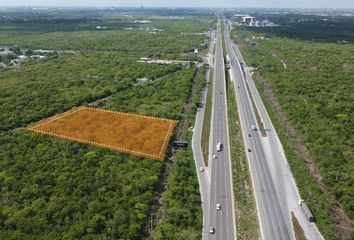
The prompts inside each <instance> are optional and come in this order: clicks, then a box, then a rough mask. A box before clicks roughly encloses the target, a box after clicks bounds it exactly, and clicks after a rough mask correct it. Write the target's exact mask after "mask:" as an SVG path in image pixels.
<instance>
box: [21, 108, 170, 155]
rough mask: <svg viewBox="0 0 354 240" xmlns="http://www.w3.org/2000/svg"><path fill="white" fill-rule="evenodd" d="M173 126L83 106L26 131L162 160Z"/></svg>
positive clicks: (159, 119)
mask: <svg viewBox="0 0 354 240" xmlns="http://www.w3.org/2000/svg"><path fill="white" fill-rule="evenodd" d="M175 125H176V122H175V121H173V120H169V119H163V118H155V117H149V116H141V115H136V114H129V113H121V112H113V111H108V110H102V109H97V108H91V107H85V106H83V107H79V108H74V109H72V110H70V111H68V112H65V113H62V114H59V115H56V116H53V117H51V118H48V119H46V120H44V121H41V122H38V123H36V124H34V125H32V126H29V127H28V130H30V131H34V132H37V133H42V134H46V135H51V136H55V137H60V138H64V139H68V140H72V141H77V142H81V143H86V144H91V145H94V146H97V147H102V148H108V149H111V150H116V151H120V152H125V153H130V154H135V155H138V156H143V157H148V158H152V159H156V160H163V158H164V155H165V151H166V149H167V145H168V143H169V140H170V137H171V136H172V134H173V129H174V127H175Z"/></svg>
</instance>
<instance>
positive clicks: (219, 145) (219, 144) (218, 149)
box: [216, 141, 222, 152]
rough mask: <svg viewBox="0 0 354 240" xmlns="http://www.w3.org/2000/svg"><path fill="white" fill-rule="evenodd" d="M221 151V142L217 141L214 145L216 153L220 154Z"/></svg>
mask: <svg viewBox="0 0 354 240" xmlns="http://www.w3.org/2000/svg"><path fill="white" fill-rule="evenodd" d="M221 149H222V144H221V142H219V141H218V143H217V144H216V151H218V152H220V151H221Z"/></svg>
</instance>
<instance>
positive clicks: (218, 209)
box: [216, 203, 221, 211]
mask: <svg viewBox="0 0 354 240" xmlns="http://www.w3.org/2000/svg"><path fill="white" fill-rule="evenodd" d="M216 210H217V211H220V210H221V205H220V203H218V204H216Z"/></svg>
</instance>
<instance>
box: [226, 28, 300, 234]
mask: <svg viewBox="0 0 354 240" xmlns="http://www.w3.org/2000/svg"><path fill="white" fill-rule="evenodd" d="M224 36H225V44H226V48H227V53H228V56H229V59H230V65H231V70H230V73H231V77H232V80H233V83H234V91H235V95H236V100H237V105H238V112H239V116H240V123H241V128H242V134H243V139H244V143H245V147H246V149H247V159H248V162H249V168H250V172H251V177H252V185H253V189H254V193H255V199H256V205H257V212H258V218H259V222H260V228H261V229H260V230H261V235H262V239H271V240H276V239H281V240H287V239H294V234H293V230H292V225H291V219H290V217H289V211H288V209H287V208H285V207H284V204H281V203H285V205H286V195H285V196H284V194H283V195H281V196H278V194H277V191H276V186H275V184H274V181H273V180H274V179H273V178H272V175H271V171H270V167H269V165H268V162H267V158H266V153H267V152H266V151H265V150H264V149H263V145H262V142H261V135H260V132H259V131H258V130H256V131H255V130H252V129H251V125H254V126H256V128H258V126H257V121H256V117H255V113H254V109H253V106H252V102H251V98H250V96H249V93H248V90H247V86H246V82H245V78H244V77H245V75H244V72H243V71H242V67H241V65H240V63H239V61H238V59H237V56H236V54H235V51H234V49H233V43H232V42H231V40H230V36H229V33H228V25H225V33H224ZM280 197H281V200H279V198H280ZM284 197H285V199H284Z"/></svg>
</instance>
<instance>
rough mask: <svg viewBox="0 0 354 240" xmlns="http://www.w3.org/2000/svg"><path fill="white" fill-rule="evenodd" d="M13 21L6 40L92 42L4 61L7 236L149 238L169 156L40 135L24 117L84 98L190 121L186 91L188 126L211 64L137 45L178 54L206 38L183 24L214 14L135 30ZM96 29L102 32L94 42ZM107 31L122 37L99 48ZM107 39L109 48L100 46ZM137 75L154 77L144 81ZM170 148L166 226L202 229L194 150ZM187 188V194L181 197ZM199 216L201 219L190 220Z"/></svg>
mask: <svg viewBox="0 0 354 240" xmlns="http://www.w3.org/2000/svg"><path fill="white" fill-rule="evenodd" d="M80 16H81V15H80V14H79V13H78V16H76V15H75V16H70V17H66V18H65V19H67V23H66V24H68V25H70V24H75V19H78V18H79V20H77V24H82V21H88V20H82V19H81V17H80ZM17 17H19V16H17ZM37 17H38V16H37V15H36V18H37ZM19 19H21V18H19ZM2 20H3V21H5V20H4V19H2ZM133 20H134V19H132V20H129V21H133ZM0 21H1V20H0ZM6 21H10V20H9V19H7V20H6ZM33 21H34V22H36V21H38V19H37V20H33ZM42 21H44V22H46V23H47V24H48V28H50V27H52V28H53V26H54V25H55V23H54V22H52V23H50V24H49V23H48V20H47V19H46V18H44V19H42ZM51 21H54V20H51ZM58 21H59V22H60V23H61V24H63V26H64V25H65V24H64V23H65V21H64V23H63V21H62V20H58ZM102 21H108V20H107V19H105V20H102ZM114 21H117V20H114ZM122 21H123V20H122ZM124 21H126V20H124ZM10 22H11V27H9V28H3V27H2V28H1V29H0V36H1V37H0V38H1V40H0V45H1V44H3V43H4V41H5V42H6V43H7V44H11V45H16V44H18V45H21V44H22V43H23V44H24V45H26V44H28V45H26V46H31V47H38V48H42V49H43V48H48V47H50V46H49V45H50V44H53V45H55V44H57V43H58V42H59V43H60V41H61V40H62V41H63V42H62V43H61V44H63V45H62V46H61V47H63V48H71V47H74V46H84V47H83V48H85V49H86V50H87V51H85V52H76V53H72V54H71V53H70V54H69V53H55V54H54V55H53V56H51V57H50V58H49V59H47V60H43V61H31V60H29V61H26V62H25V63H24V64H23V65H22V66H20V67H17V68H10V69H2V70H0V112H1V113H0V126H1V127H0V202H1V204H0V239H138V238H146V237H147V236H148V222H149V220H150V219H149V213H150V211H151V203H152V201H153V198H154V195H155V192H156V191H157V190H158V189H156V188H157V186H159V185H161V183H160V182H161V176H162V175H164V172H165V171H166V169H167V168H166V163H165V162H160V161H153V160H149V159H146V158H142V157H136V156H132V155H127V154H122V153H117V152H113V151H108V150H104V149H99V148H96V147H91V146H88V145H85V144H80V143H75V142H70V141H66V140H62V139H56V138H53V137H47V136H42V135H38V134H34V133H30V132H28V131H26V130H25V129H24V127H26V126H27V125H28V124H30V123H32V122H36V121H38V120H40V119H44V118H46V117H48V116H52V115H54V114H56V113H61V112H64V111H66V110H68V109H71V108H72V107H75V106H80V105H83V104H90V105H95V106H97V107H100V108H105V109H110V110H117V111H123V112H134V113H138V114H146V115H151V116H157V117H164V118H171V119H175V120H178V121H182V116H183V115H184V114H185V113H184V111H185V108H184V106H185V104H186V101H187V100H188V99H189V100H188V101H192V103H193V105H192V108H191V110H190V111H189V113H188V124H187V125H184V124H183V126H188V127H189V125H190V124H191V123H192V121H193V119H194V114H195V110H196V107H195V106H196V104H197V103H196V101H197V100H199V97H198V94H199V93H200V91H191V89H192V88H195V89H200V88H201V86H202V83H201V82H202V81H203V80H204V75H203V71H202V70H201V69H198V68H197V67H196V66H194V65H191V66H180V65H160V64H146V63H139V62H138V61H137V60H138V59H139V58H140V57H143V56H144V55H142V54H135V53H132V51H140V50H136V49H138V48H139V49H143V51H144V52H147V53H155V52H156V51H157V49H160V50H161V53H162V54H166V52H171V53H170V55H168V56H171V57H174V58H179V54H180V52H183V51H189V50H191V51H192V50H193V48H194V47H196V46H200V44H201V43H202V41H203V40H204V39H205V38H206V36H205V35H203V36H201V35H196V36H189V37H185V36H182V35H181V34H180V32H191V31H193V29H195V31H196V32H198V31H201V30H204V31H206V30H207V23H208V21H207V20H203V21H201V20H200V19H198V20H195V21H191V23H190V25H189V22H187V21H184V22H183V25H182V26H179V29H176V28H174V26H175V25H178V24H177V23H176V22H175V21H174V20H171V21H170V24H171V25H169V20H159V21H157V23H158V24H159V25H163V26H164V28H166V29H175V30H166V32H164V33H163V34H161V35H160V36H159V37H155V38H154V37H152V36H153V34H151V35H149V34H148V33H146V32H145V31H141V32H140V31H138V30H134V33H132V35H129V34H128V33H127V32H125V30H122V29H120V30H117V31H113V30H109V31H102V32H97V31H92V32H72V33H70V34H72V36H70V34H69V35H65V33H63V32H58V33H57V32H53V31H48V32H41V33H36V31H35V30H33V29H27V30H28V31H29V33H25V32H24V33H23V34H21V31H20V34H16V33H15V31H16V30H15V29H16V27H13V26H16V24H18V25H17V26H18V27H19V28H21V27H23V26H22V25H23V24H24V22H23V21H20V20H19V23H16V22H15V21H12V20H11V21H10ZM88 22H90V21H88ZM199 23H200V24H201V25H199ZM33 24H34V23H33ZM38 26H40V24H38ZM38 26H37V27H38ZM44 26H46V24H44ZM32 27H33V26H32ZM33 28H36V27H33ZM63 28H64V27H63ZM65 28H69V26H65ZM9 29H11V30H9ZM37 30H38V31H40V30H39V28H38V29H37ZM31 31H32V32H31ZM167 31H171V34H170V35H169V33H168V32H167ZM173 31H176V32H173ZM177 32H178V35H181V38H178V37H177ZM2 33H4V34H2ZM101 33H102V35H101V36H98V37H97V35H100V34H101ZM76 34H77V35H76ZM36 35H38V36H40V37H38V38H36ZM53 36H55V37H53ZM58 36H59V38H57V37H58ZM78 36H80V37H82V36H84V37H83V38H77V37H78ZM148 36H151V38H149V37H148ZM171 36H174V39H173V41H172V38H171ZM66 37H67V38H66ZM95 37H96V38H95ZM145 37H147V38H149V39H150V40H149V39H146V38H145ZM70 38H71V40H70ZM91 38H93V39H96V40H92V42H90V41H91V40H90V39H91ZM109 38H111V39H112V40H109V41H111V43H112V44H113V45H114V47H111V46H110V47H107V49H104V48H101V47H102V45H101V44H106V43H107V42H106V40H107V39H109ZM182 38H183V39H185V40H183V39H182ZM21 39H22V40H21ZM42 39H46V40H44V41H43V42H41V41H42ZM68 39H69V40H68ZM123 39H124V41H123ZM127 39H128V40H127ZM181 39H182V40H181ZM154 40H159V41H157V42H155V41H154ZM21 41H23V42H21ZM70 41H72V42H70ZM134 41H135V43H133V42H134ZM149 41H150V43H149ZM41 43H43V44H44V45H41ZM45 44H48V45H45ZM75 44H77V45H75ZM24 45H23V46H24ZM21 47H22V45H21ZM58 47H60V46H58ZM80 49H81V47H80ZM101 49H104V50H109V51H99V52H97V50H101ZM121 49H127V51H125V50H121ZM171 49H172V50H171ZM170 50H171V51H170ZM128 52H129V53H128ZM139 78H146V79H147V80H148V81H147V83H146V84H137V83H138V82H139ZM191 94H192V95H191ZM184 121H185V120H184ZM188 127H187V129H188ZM184 132H185V131H184ZM171 156H172V160H173V161H172V162H170V163H169V164H170V166H171V167H169V178H168V184H167V189H166V194H165V197H164V198H166V205H164V206H165V207H166V209H168V210H167V213H166V222H165V224H163V225H162V226H165V225H166V226H171V227H173V228H174V229H178V230H179V231H182V232H183V231H186V232H189V233H193V234H195V235H196V236H199V234H200V228H201V206H200V196H199V189H198V183H197V177H196V173H195V170H196V169H195V165H194V161H193V158H192V155H191V153H190V150H188V151H186V152H179V153H177V155H170V157H171ZM185 176H188V178H187V179H184V177H185ZM181 180H183V181H181ZM181 184H183V185H181ZM182 195H183V196H185V197H184V198H183V201H182V202H180V203H179V204H177V205H176V204H173V203H174V202H175V201H176V199H179V196H182ZM174 213H176V214H174ZM173 219H177V220H178V221H175V220H173ZM193 221H197V223H198V224H195V225H191V224H190V223H191V222H193ZM157 231H159V232H161V231H160V230H157ZM159 236H160V235H159ZM156 237H158V236H156ZM197 238H198V237H197Z"/></svg>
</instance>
